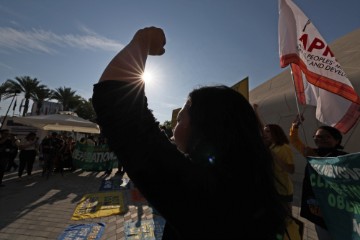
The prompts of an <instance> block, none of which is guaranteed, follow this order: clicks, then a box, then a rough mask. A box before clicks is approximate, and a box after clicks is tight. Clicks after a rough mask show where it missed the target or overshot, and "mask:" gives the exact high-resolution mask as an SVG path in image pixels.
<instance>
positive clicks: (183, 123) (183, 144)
mask: <svg viewBox="0 0 360 240" xmlns="http://www.w3.org/2000/svg"><path fill="white" fill-rule="evenodd" d="M190 106H191V101H190V100H188V101H186V103H185V105H184V106H183V108H182V109H181V110H180V112H179V114H178V116H177V123H176V126H175V128H174V142H175V144H176V146H177V148H178V149H179V150H180V151H182V152H184V153H187V152H188V144H189V139H190V133H191V128H190V116H189V108H190Z"/></svg>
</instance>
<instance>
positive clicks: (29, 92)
mask: <svg viewBox="0 0 360 240" xmlns="http://www.w3.org/2000/svg"><path fill="white" fill-rule="evenodd" d="M6 82H7V83H9V84H10V89H11V91H12V92H15V91H20V92H22V93H24V97H25V104H24V110H23V113H22V116H23V117H24V116H25V115H26V113H27V111H28V109H29V101H30V99H34V98H35V94H36V92H37V91H38V89H39V88H46V86H45V85H42V84H40V81H38V80H37V79H36V78H31V77H29V76H23V77H15V80H12V79H8V80H7V81H6ZM7 98H8V97H7Z"/></svg>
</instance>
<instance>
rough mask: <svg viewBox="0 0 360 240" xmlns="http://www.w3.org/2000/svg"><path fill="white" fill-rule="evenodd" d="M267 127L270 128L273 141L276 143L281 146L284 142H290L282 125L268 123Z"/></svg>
mask: <svg viewBox="0 0 360 240" xmlns="http://www.w3.org/2000/svg"><path fill="white" fill-rule="evenodd" d="M265 127H267V128H269V131H270V134H271V138H272V141H273V143H274V144H275V145H277V146H281V145H284V144H289V138H288V137H287V135H286V134H285V132H284V130H283V129H282V127H280V126H279V125H277V124H266V125H265Z"/></svg>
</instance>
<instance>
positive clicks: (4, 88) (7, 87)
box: [0, 82, 10, 102]
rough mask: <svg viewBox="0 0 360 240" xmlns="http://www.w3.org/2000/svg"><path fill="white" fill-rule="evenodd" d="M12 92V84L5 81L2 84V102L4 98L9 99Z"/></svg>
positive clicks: (0, 94)
mask: <svg viewBox="0 0 360 240" xmlns="http://www.w3.org/2000/svg"><path fill="white" fill-rule="evenodd" d="M9 93H10V84H9V83H8V82H4V83H2V84H1V85H0V102H1V100H2V99H7V98H8V96H9Z"/></svg>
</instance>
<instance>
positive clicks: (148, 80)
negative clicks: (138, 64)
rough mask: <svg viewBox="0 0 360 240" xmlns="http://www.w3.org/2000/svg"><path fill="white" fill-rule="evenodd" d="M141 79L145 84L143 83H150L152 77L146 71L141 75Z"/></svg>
mask: <svg viewBox="0 0 360 240" xmlns="http://www.w3.org/2000/svg"><path fill="white" fill-rule="evenodd" d="M141 79H142V80H143V81H144V82H145V83H150V82H151V81H152V79H153V75H152V73H151V72H149V71H146V70H145V72H144V73H143V74H142V75H141Z"/></svg>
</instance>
